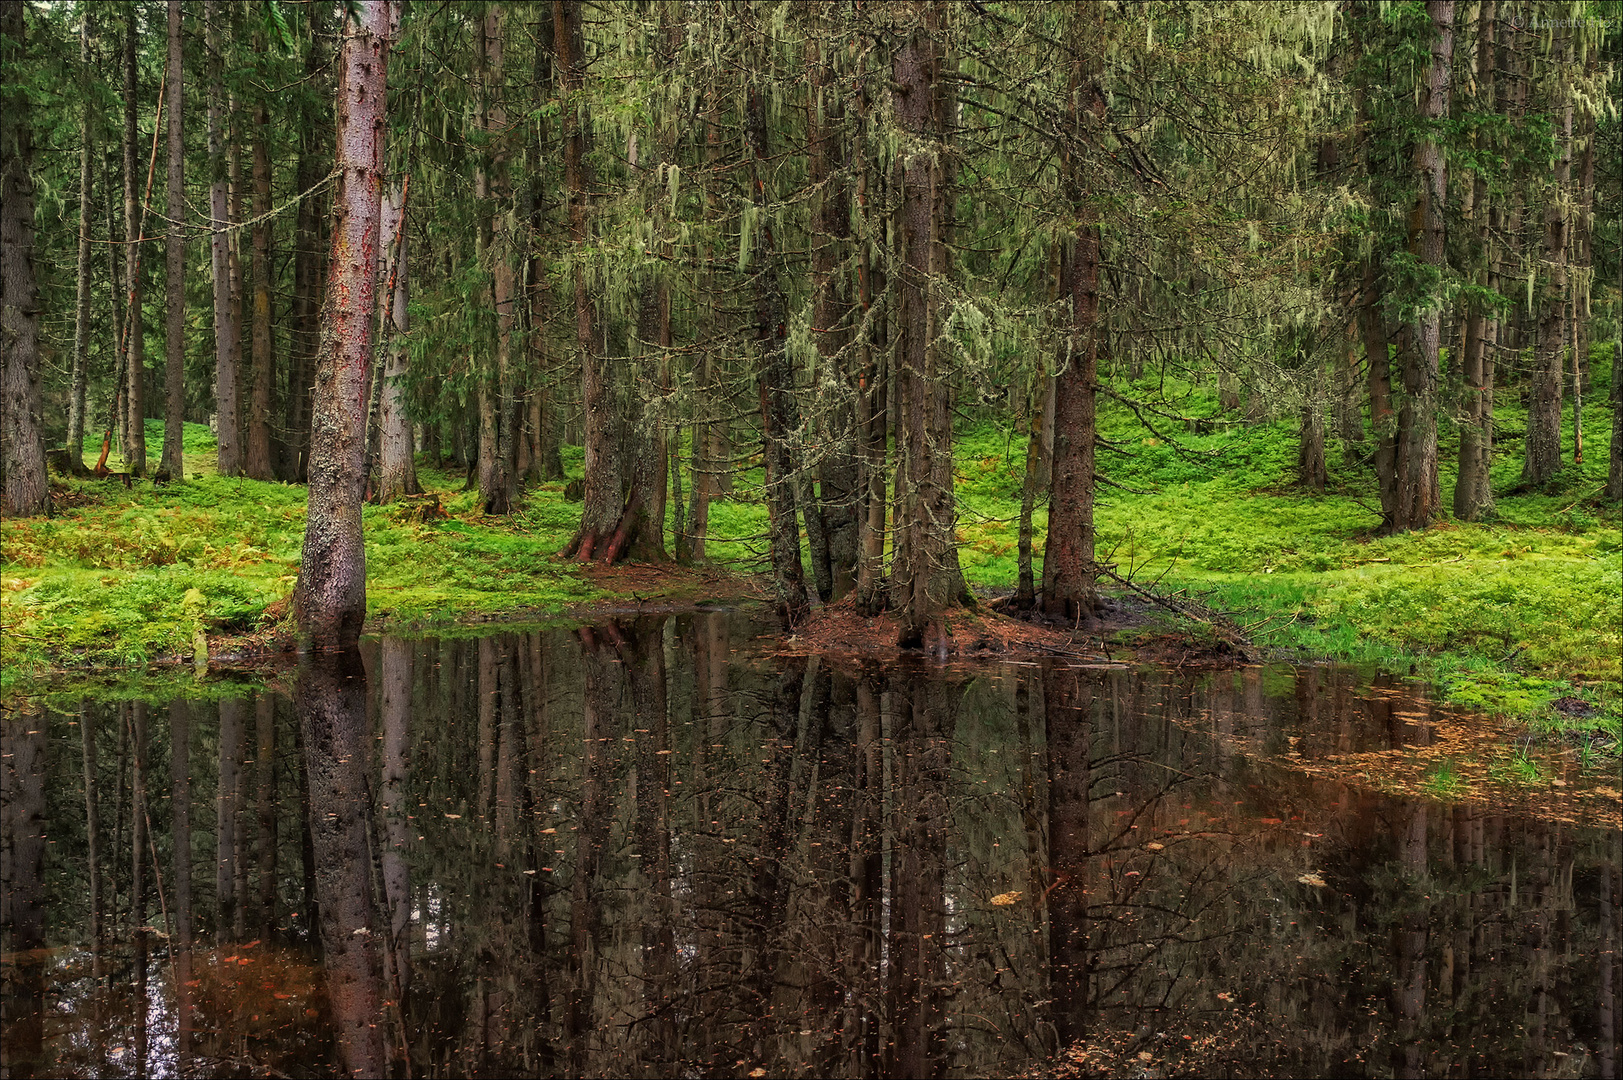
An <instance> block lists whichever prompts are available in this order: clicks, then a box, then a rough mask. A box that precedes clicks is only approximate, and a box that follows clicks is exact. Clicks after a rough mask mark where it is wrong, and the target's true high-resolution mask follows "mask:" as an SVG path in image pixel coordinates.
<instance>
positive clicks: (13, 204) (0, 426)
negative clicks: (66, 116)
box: [0, 0, 51, 515]
mask: <svg viewBox="0 0 1623 1080" xmlns="http://www.w3.org/2000/svg"><path fill="white" fill-rule="evenodd" d="M23 34H24V26H23V5H22V2H21V0H5V2H4V3H0V49H4V54H3V57H0V59H3V60H4V65H3V66H4V68H5V70H6V71H7V72H8V73H9V72H17V71H20V70H21V69H22V66H23V65H22V61H23V58H24V56H25V55H26V49H27V46H26V43H25V41H24V38H23ZM29 122H30V116H29V107H28V98H27V96H26V95H25V94H24V93H23V92H22V87H21V85H20V84H19V83H18V82H17V80H16V78H15V77H12V78H8V79H7V81H6V89H5V94H4V98H3V99H0V344H3V345H4V354H5V359H4V361H3V363H4V372H3V378H4V383H3V385H0V413H3V414H4V420H3V422H0V467H3V468H4V469H5V500H4V509H5V511H6V512H7V513H10V514H19V515H21V514H43V513H45V512H46V511H48V510H49V509H50V499H51V493H50V486H49V482H48V480H47V478H46V474H45V438H44V433H43V431H42V429H41V427H40V423H41V416H40V410H41V404H40V378H39V289H38V287H37V285H36V283H35V280H34V180H33V177H32V175H31V173H30V169H31V168H32V167H33V158H34V137H33V131H32V129H31V128H30V126H29Z"/></svg>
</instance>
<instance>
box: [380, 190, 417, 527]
mask: <svg viewBox="0 0 1623 1080" xmlns="http://www.w3.org/2000/svg"><path fill="white" fill-rule="evenodd" d="M384 214H385V216H386V217H389V218H392V219H393V220H394V223H395V229H396V230H397V234H398V239H397V240H396V241H395V249H394V250H395V254H394V260H393V261H394V271H393V273H392V275H391V276H392V278H393V290H392V294H391V295H388V296H386V297H385V298H384V299H385V301H386V302H387V303H388V304H389V315H388V320H387V322H386V323H385V324H384V326H385V330H386V340H387V343H388V348H387V351H386V352H385V354H384V355H385V356H386V357H387V359H386V361H385V363H384V366H383V412H382V417H381V418H380V421H379V423H380V426H381V427H382V442H381V445H380V446H379V451H378V489H377V492H376V495H377V500H378V502H380V503H389V502H393V501H394V500H395V499H398V498H399V497H400V496H402V495H416V494H419V493H420V492H421V491H422V490H423V489H422V487H421V486H419V485H418V483H417V466H416V464H415V462H413V461H412V456H411V451H412V445H411V417H410V416H409V415H408V414H407V412H406V366H407V364H408V362H409V361H408V357H407V354H406V341H405V333H406V306H407V303H408V301H409V300H410V293H409V285H408V281H409V278H410V266H411V264H410V262H409V260H408V254H409V252H408V249H407V237H406V217H405V214H406V195H405V191H404V190H403V189H401V188H396V189H395V191H394V193H393V194H392V195H391V196H390V197H389V201H388V205H387V206H386V207H385V209H384ZM385 231H386V232H387V230H385ZM389 284H390V283H389V282H387V281H386V282H385V283H384V287H385V288H386V289H387V288H389Z"/></svg>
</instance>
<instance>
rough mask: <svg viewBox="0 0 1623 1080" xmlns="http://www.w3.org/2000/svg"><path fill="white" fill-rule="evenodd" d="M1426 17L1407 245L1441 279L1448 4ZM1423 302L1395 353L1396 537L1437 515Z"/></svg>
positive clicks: (1431, 339) (1431, 301) (1434, 374)
mask: <svg viewBox="0 0 1623 1080" xmlns="http://www.w3.org/2000/svg"><path fill="white" fill-rule="evenodd" d="M1426 15H1427V17H1428V18H1429V19H1430V20H1431V25H1432V32H1433V34H1434V38H1433V40H1432V44H1431V62H1430V64H1429V65H1428V66H1427V68H1426V75H1425V83H1424V87H1425V90H1424V96H1423V99H1422V102H1421V117H1422V120H1423V121H1424V122H1425V124H1426V125H1427V136H1426V137H1425V138H1422V139H1421V140H1420V142H1419V143H1418V144H1417V145H1416V146H1415V157H1414V171H1415V180H1416V182H1417V183H1418V184H1419V187H1420V192H1419V196H1418V203H1417V206H1416V208H1415V212H1414V215H1413V218H1412V221H1411V234H1410V241H1409V242H1410V249H1411V251H1413V252H1414V254H1416V255H1417V256H1418V257H1419V258H1420V261H1421V262H1423V263H1424V264H1426V265H1427V266H1429V267H1432V268H1433V269H1434V270H1436V271H1437V273H1438V274H1439V275H1440V274H1441V273H1442V272H1443V271H1444V270H1446V268H1447V253H1446V252H1445V251H1444V246H1443V240H1444V231H1443V230H1444V220H1443V213H1444V210H1445V209H1446V207H1447V200H1448V182H1447V163H1446V161H1445V160H1444V157H1443V148H1442V146H1441V145H1440V144H1439V142H1438V138H1439V131H1438V129H1439V126H1440V125H1441V123H1442V122H1443V121H1446V120H1447V119H1448V100H1449V84H1450V74H1451V70H1452V63H1453V58H1454V4H1453V0H1428V2H1427V4H1426ZM1417 302H1419V301H1418V300H1417ZM1425 304H1426V306H1425V308H1424V309H1423V310H1422V311H1421V312H1420V314H1419V315H1418V316H1417V317H1416V319H1415V321H1414V322H1413V323H1412V324H1410V325H1408V326H1405V327H1404V331H1403V335H1402V339H1401V341H1400V348H1399V356H1400V358H1401V362H1402V371H1403V401H1402V405H1401V407H1400V408H1399V411H1398V432H1397V456H1396V461H1395V466H1396V470H1397V472H1396V495H1397V502H1396V506H1395V514H1394V517H1393V520H1392V525H1391V528H1392V530H1393V531H1394V532H1407V531H1409V530H1411V529H1424V528H1425V527H1426V526H1427V525H1429V524H1431V520H1432V518H1433V517H1435V516H1436V514H1437V513H1438V511H1439V510H1440V509H1441V508H1440V507H1439V506H1438V505H1437V497H1438V493H1437V406H1438V380H1439V376H1440V372H1441V366H1440V364H1441V350H1442V303H1441V300H1440V298H1437V297H1430V298H1426V299H1425Z"/></svg>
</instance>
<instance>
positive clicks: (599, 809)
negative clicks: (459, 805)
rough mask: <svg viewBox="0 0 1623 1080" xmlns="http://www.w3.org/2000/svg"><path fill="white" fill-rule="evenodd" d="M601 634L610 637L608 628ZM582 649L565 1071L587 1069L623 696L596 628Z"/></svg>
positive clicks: (617, 668) (618, 672)
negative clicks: (601, 873) (602, 872)
mask: <svg viewBox="0 0 1623 1080" xmlns="http://www.w3.org/2000/svg"><path fill="white" fill-rule="evenodd" d="M605 633H606V634H608V635H610V636H614V635H615V631H614V629H613V628H612V627H609V628H607V629H606V630H605ZM580 638H581V644H582V646H583V647H584V652H585V664H584V667H585V685H584V692H585V703H584V709H583V711H582V719H581V723H582V728H583V731H582V736H583V738H584V743H583V746H584V748H585V762H584V769H583V772H584V774H585V775H584V776H583V777H582V780H581V794H580V824H579V826H578V827H577V830H576V833H575V860H574V862H575V865H574V870H573V877H572V879H571V881H570V893H569V977H570V986H569V997H568V1000H567V1002H566V1003H565V1007H564V1041H565V1042H566V1043H567V1044H568V1045H569V1051H570V1071H571V1072H572V1073H573V1074H574V1075H577V1076H580V1075H585V1074H586V1073H587V1072H588V1068H587V1064H588V1060H589V1059H588V1057H587V1053H588V1051H589V1050H590V1049H591V1047H590V1046H589V1045H588V1043H589V1042H590V1041H591V1039H590V1035H589V1033H590V1032H591V1031H592V1029H593V1020H592V1005H593V997H594V995H595V993H596V989H597V960H596V956H595V955H594V951H593V947H592V946H593V942H594V940H595V939H596V937H597V929H598V922H599V914H600V913H599V910H598V898H597V888H596V887H597V872H598V866H599V865H600V863H601V862H602V858H603V844H604V843H605V842H606V841H607V840H608V835H609V824H610V820H611V817H612V815H613V810H614V797H613V792H612V791H611V790H610V788H611V786H612V785H611V784H610V780H611V779H612V776H613V771H614V761H615V757H616V752H617V750H618V748H619V724H618V722H617V706H618V705H619V703H620V701H621V700H622V699H623V697H624V692H625V669H624V667H623V666H622V665H621V664H619V663H617V662H616V660H617V657H616V656H615V653H614V650H613V648H612V647H608V646H605V645H602V644H600V643H599V642H598V632H596V631H594V630H591V629H582V630H581V631H580Z"/></svg>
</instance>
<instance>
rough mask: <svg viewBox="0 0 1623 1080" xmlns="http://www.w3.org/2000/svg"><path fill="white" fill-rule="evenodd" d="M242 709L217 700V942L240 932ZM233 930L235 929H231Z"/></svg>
mask: <svg viewBox="0 0 1623 1080" xmlns="http://www.w3.org/2000/svg"><path fill="white" fill-rule="evenodd" d="M242 713H243V708H242V701H241V700H240V699H238V698H222V699H221V700H220V768H219V782H218V786H217V789H216V793H215V800H214V809H215V820H214V843H215V856H214V897H215V912H214V936H215V940H216V941H217V942H225V941H229V940H232V935H233V933H234V932H236V933H240V932H241V931H240V928H238V923H239V921H240V919H241V911H240V904H239V896H238V893H237V876H238V875H237V847H238V844H237V806H238V801H239V799H240V797H241V784H242V735H243V730H242V729H243V717H242ZM234 928H235V929H234Z"/></svg>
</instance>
